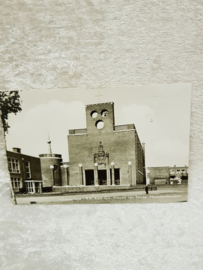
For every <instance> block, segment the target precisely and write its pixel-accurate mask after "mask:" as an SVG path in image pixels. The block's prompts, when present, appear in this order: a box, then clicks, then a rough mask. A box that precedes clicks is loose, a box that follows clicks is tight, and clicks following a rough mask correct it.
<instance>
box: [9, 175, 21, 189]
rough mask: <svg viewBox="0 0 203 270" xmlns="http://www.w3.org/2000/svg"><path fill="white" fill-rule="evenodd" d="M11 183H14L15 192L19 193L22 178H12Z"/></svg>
mask: <svg viewBox="0 0 203 270" xmlns="http://www.w3.org/2000/svg"><path fill="white" fill-rule="evenodd" d="M11 183H12V186H13V190H14V192H19V189H20V178H15V177H12V178H11Z"/></svg>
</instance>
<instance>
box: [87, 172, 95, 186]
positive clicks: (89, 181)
mask: <svg viewBox="0 0 203 270" xmlns="http://www.w3.org/2000/svg"><path fill="white" fill-rule="evenodd" d="M85 179H86V186H93V185H94V170H85Z"/></svg>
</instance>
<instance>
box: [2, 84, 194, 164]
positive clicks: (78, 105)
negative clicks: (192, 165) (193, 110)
mask: <svg viewBox="0 0 203 270" xmlns="http://www.w3.org/2000/svg"><path fill="white" fill-rule="evenodd" d="M20 97H21V106H22V112H20V113H18V114H17V115H14V114H11V115H10V116H9V119H8V121H9V125H10V127H11V128H10V129H9V133H8V134H7V135H6V144H7V150H9V151H12V148H13V147H18V148H21V152H22V153H23V154H27V155H31V156H39V154H45V153H48V144H47V141H48V134H49V136H50V139H51V142H52V152H53V153H55V154H62V157H63V161H68V160H69V157H68V143H67V135H68V130H69V129H79V128H86V117H85V105H87V104H96V103H104V102H114V109H115V124H116V125H122V124H135V127H136V130H137V132H138V135H139V138H140V141H141V142H144V143H145V148H146V166H147V167H156V166H174V165H176V166H185V165H187V166H188V162H189V135H190V134H189V133H190V106H191V85H190V84H165V85H149V86H136V87H122V88H121V87H119V88H118V87H117V88H102V89H85V88H84V89H55V90H29V91H20Z"/></svg>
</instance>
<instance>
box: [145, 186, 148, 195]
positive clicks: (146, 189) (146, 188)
mask: <svg viewBox="0 0 203 270" xmlns="http://www.w3.org/2000/svg"><path fill="white" fill-rule="evenodd" d="M145 191H146V194H148V185H147V186H146V187H145Z"/></svg>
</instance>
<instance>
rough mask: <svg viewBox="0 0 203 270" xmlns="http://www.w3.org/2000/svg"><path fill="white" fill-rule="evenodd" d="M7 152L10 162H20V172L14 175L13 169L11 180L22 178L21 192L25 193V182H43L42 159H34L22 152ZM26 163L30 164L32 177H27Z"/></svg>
mask: <svg viewBox="0 0 203 270" xmlns="http://www.w3.org/2000/svg"><path fill="white" fill-rule="evenodd" d="M14 151H15V152H12V151H7V159H8V162H9V159H10V160H18V164H19V172H18V173H17V172H15V173H13V172H12V171H11V169H9V172H10V177H11V178H20V191H21V192H25V190H26V189H25V180H41V179H42V176H41V166H40V159H39V158H37V157H32V156H28V155H24V154H21V153H20V152H16V150H15V148H14ZM26 162H29V164H30V177H27V173H26Z"/></svg>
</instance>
